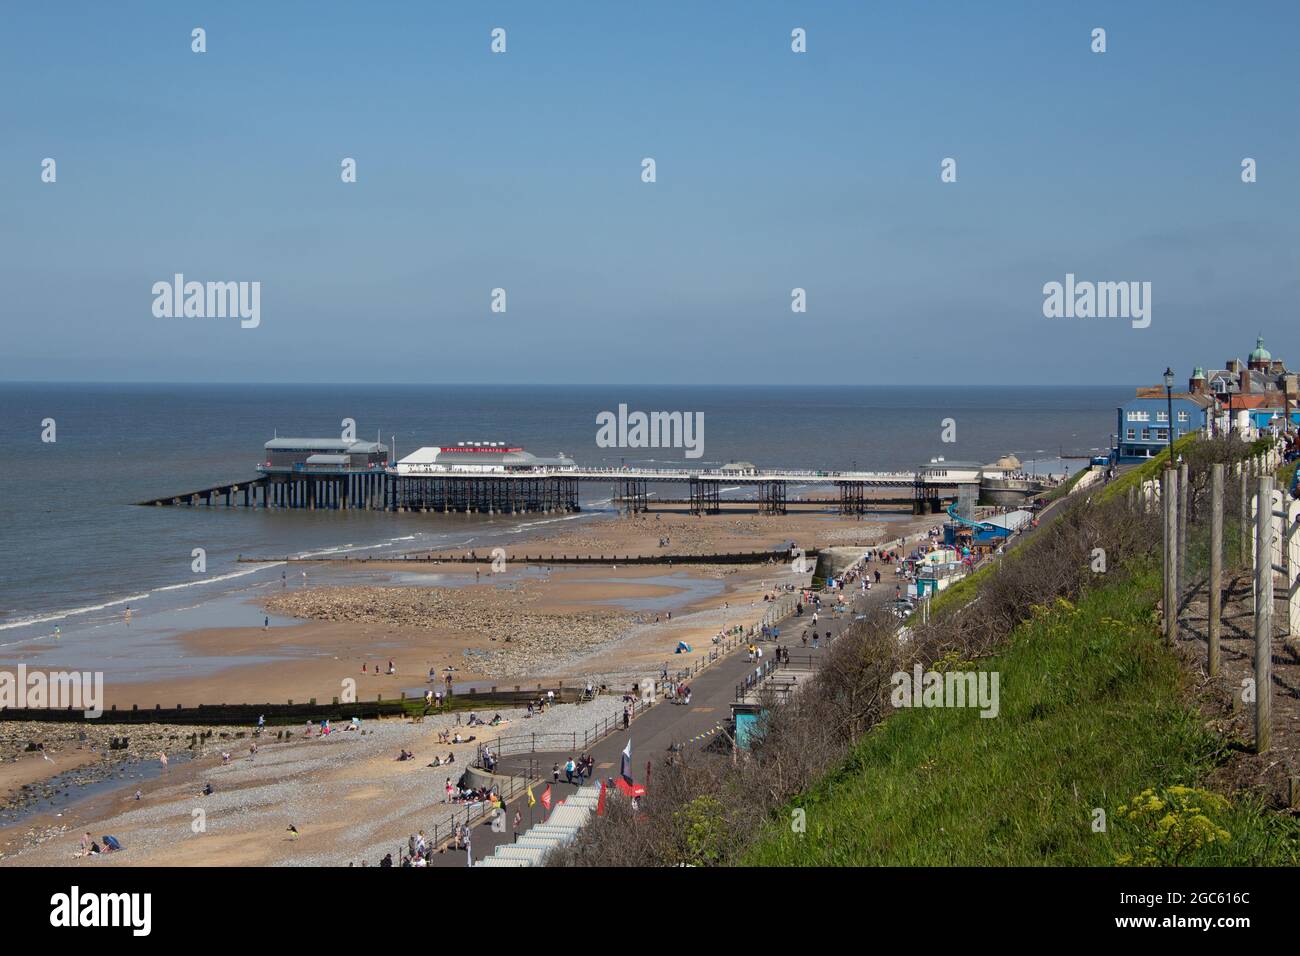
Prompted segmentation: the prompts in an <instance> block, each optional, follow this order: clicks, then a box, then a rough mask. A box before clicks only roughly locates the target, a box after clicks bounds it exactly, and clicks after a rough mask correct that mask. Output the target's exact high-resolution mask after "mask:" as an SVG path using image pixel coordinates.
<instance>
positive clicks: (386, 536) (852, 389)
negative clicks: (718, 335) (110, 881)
mask: <svg viewBox="0 0 1300 956" xmlns="http://www.w3.org/2000/svg"><path fill="white" fill-rule="evenodd" d="M1130 394H1131V389H1126V388H1122V387H965V386H947V385H929V384H927V385H917V386H905V387H898V386H879V387H872V386H864V387H857V386H842V387H841V386H805V385H798V384H771V385H766V384H764V385H760V384H752V385H734V386H711V387H692V386H634V385H603V386H500V385H484V386H463V385H456V386H446V385H386V384H371V385H361V384H352V383H343V382H340V383H331V384H323V385H236V384H210V385H195V384H127V385H124V384H98V383H95V384H91V383H87V384H44V383H41V384H37V383H9V384H0V409H2V410H3V414H0V448H2V449H3V459H2V464H0V535H2V537H3V545H2V546H0V664H3V663H9V662H12V660H15V659H17V658H18V657H19V656H23V655H21V654H19V651H18V649H20V648H28V649H30V648H32V647H41V648H43V652H42V655H41V656H42V660H43V661H47V662H49V665H50V666H58V665H59V662H60V661H62V663H63V664H64V665H66V666H69V667H76V668H78V669H105V670H109V671H112V672H114V673H115V674H116V675H117V676H119V677H126V676H128V675H130V676H139V677H144V676H146V675H152V676H166V675H167V674H169V673H181V672H184V673H192V672H193V671H192V666H191V665H192V662H185V661H184V660H183V657H184V654H183V651H182V650H181V649H180V647H179V645H178V644H176V643H174V642H168V641H167V640H165V638H167V637H169V636H174V635H175V634H177V633H180V632H183V631H187V630H193V629H195V628H199V627H216V626H240V625H245V626H261V625H262V624H263V623H264V619H263V611H262V610H261V609H260V608H259V607H258V606H257V605H256V604H255V603H254V601H253V599H255V598H256V597H258V596H259V595H260V594H264V593H266V592H267V591H268V590H269V589H273V588H280V587H285V586H290V585H292V586H301V585H302V583H303V582H302V579H301V574H302V567H303V566H292V567H291V566H288V565H284V564H279V563H268V564H257V565H252V564H240V563H238V561H237V559H238V558H239V556H240V555H244V556H297V557H303V556H312V555H319V556H328V555H338V556H342V555H345V554H347V555H353V556H364V555H369V556H380V555H397V554H400V553H402V552H406V551H412V550H417V549H426V548H463V549H466V550H469V549H474V550H476V551H477V552H478V553H487V552H489V551H490V550H491V548H492V547H494V546H496V545H497V544H503V545H506V546H507V547H508V543H509V542H510V541H512V540H513V541H518V540H520V538H521V536H524V535H526V534H527V533H528V532H529V531H530V530H534V529H537V528H539V527H541V526H543V525H546V524H548V523H555V522H565V521H577V522H582V521H599V520H609V519H611V518H612V517H613V516H614V515H615V509H614V507H613V505H612V504H611V494H612V487H607V486H603V485H596V484H584V485H583V486H582V496H583V501H582V503H583V510H582V511H581V512H580V513H579V514H577V515H529V516H513V517H512V516H504V515H491V516H489V515H438V514H388V513H376V512H361V511H350V512H333V511H331V512H325V511H316V512H308V511H276V510H265V511H264V510H260V509H244V508H238V507H236V508H224V507H212V508H206V507H194V508H190V507H140V506H139V505H137V504H136V503H137V502H139V501H143V500H146V499H149V498H154V497H160V496H170V495H174V494H179V493H183V492H187V491H192V490H196V489H200V488H205V487H208V486H211V485H215V484H219V483H224V482H231V481H236V480H242V479H250V478H253V477H256V475H257V472H256V465H257V463H258V462H259V461H260V460H261V459H262V446H263V443H264V442H266V441H267V440H269V439H271V438H273V437H276V436H280V437H303V436H308V437H322V436H326V437H337V436H339V435H340V434H341V433H342V429H343V422H344V420H345V419H351V420H353V421H354V422H355V423H356V425H355V428H356V436H357V437H358V438H359V439H366V440H369V439H379V440H382V441H384V442H385V443H387V444H389V446H390V447H392V448H394V449H395V451H396V455H397V456H398V457H401V456H403V455H405V454H408V453H410V452H412V451H414V450H415V449H416V448H419V447H421V446H424V445H447V444H455V443H457V442H461V441H503V442H507V443H509V444H511V445H516V446H522V447H524V448H525V449H527V450H529V451H531V452H533V453H535V454H537V455H542V456H550V455H554V454H557V453H561V452H562V453H564V454H566V455H567V456H569V457H570V458H573V459H574V460H576V461H577V462H578V463H579V464H580V465H590V466H617V465H620V464H627V465H651V466H659V467H694V468H710V467H716V466H718V465H721V464H724V463H726V462H729V461H748V462H752V463H754V464H756V465H758V466H759V467H790V468H811V469H817V470H844V469H850V468H858V469H863V470H867V469H869V470H910V469H914V468H915V467H916V466H917V465H918V464H921V463H925V462H929V461H930V460H931V459H933V458H936V457H938V456H943V457H944V458H945V460H947V461H952V462H956V461H971V462H979V463H984V462H990V461H994V460H996V459H997V458H999V457H1001V456H1003V455H1006V454H1014V455H1016V456H1017V457H1018V458H1020V459H1021V461H1022V462H1023V463H1024V465H1025V469H1026V470H1032V471H1037V472H1040V473H1043V472H1054V473H1060V472H1061V471H1063V470H1065V469H1069V470H1071V471H1073V470H1074V469H1076V468H1079V467H1082V466H1083V465H1085V464H1086V462H1084V461H1080V460H1076V459H1074V458H1070V457H1065V458H1063V457H1062V456H1063V455H1064V456H1074V455H1087V454H1092V453H1096V452H1099V451H1101V450H1103V449H1104V448H1106V447H1107V445H1108V442H1109V436H1110V434H1111V432H1113V430H1114V427H1115V409H1116V407H1117V405H1118V404H1119V403H1120V402H1121V401H1123V400H1124V399H1125V398H1126V397H1128V396H1129V395H1130ZM620 405H626V406H627V408H628V410H629V412H632V411H645V412H653V411H666V412H673V411H680V412H683V413H689V414H695V413H702V414H703V423H704V431H703V443H702V446H701V449H702V456H701V457H698V458H686V457H685V449H669V448H608V447H600V446H599V445H598V444H597V435H598V431H599V429H598V425H597V416H598V415H600V414H601V413H602V412H610V413H614V414H617V413H618V409H619V406H620ZM51 422H52V430H51ZM50 437H52V438H53V439H54V440H53V441H47V440H44V439H46V438H50ZM945 437H946V438H952V439H955V440H953V441H945V440H944V438H945ZM813 490H814V489H800V488H798V487H795V486H791V487H790V489H789V494H790V495H792V496H794V495H799V494H802V493H811V492H812V491H813ZM730 493H731V494H735V495H739V494H744V493H745V492H743V491H742V490H739V489H737V490H733V491H732V492H730ZM680 494H681V492H679V495H680ZM195 549H202V552H203V556H204V562H203V564H202V565H201V566H199V565H197V564H196V558H195ZM306 567H307V568H309V569H311V570H310V574H311V575H313V579H312V580H311V582H310V583H318V581H319V580H326V579H328V578H329V575H330V572H329V571H326V570H322V571H320V572H318V571H317V570H316V569H318V568H322V569H323V568H324V567H325V566H322V565H308V566H306ZM435 577H436V576H435ZM128 607H129V608H130V615H129V616H128V615H127V613H126V609H127V608H128ZM270 623H271V624H273V625H276V626H279V625H283V624H287V623H291V622H290V621H285V620H280V619H272V620H271V621H270ZM241 660H243V661H244V662H247V660H248V658H242V659H241ZM208 663H209V664H210V665H211V666H214V667H216V666H221V665H223V663H225V662H223V661H222V660H221V659H220V658H219V657H214V658H212V659H211V660H210V661H209V662H208Z"/></svg>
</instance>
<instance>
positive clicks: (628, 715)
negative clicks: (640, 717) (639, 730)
mask: <svg viewBox="0 0 1300 956" xmlns="http://www.w3.org/2000/svg"><path fill="white" fill-rule="evenodd" d="M631 723H632V711H631V709H630V708H627V707H624V708H623V729H624V730H627V728H628V725H629V724H631Z"/></svg>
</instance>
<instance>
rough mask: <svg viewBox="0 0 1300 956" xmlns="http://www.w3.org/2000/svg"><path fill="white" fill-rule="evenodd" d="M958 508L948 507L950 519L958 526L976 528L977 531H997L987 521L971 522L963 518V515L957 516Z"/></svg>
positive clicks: (994, 526) (954, 506)
mask: <svg viewBox="0 0 1300 956" xmlns="http://www.w3.org/2000/svg"><path fill="white" fill-rule="evenodd" d="M956 508H957V506H956V505H949V506H948V517H949V518H951V519H952V520H953V521H955V522H957V523H958V524H964V525H966V526H967V527H970V528H974V529H975V530H976V531H993V530H995V529H996V525H991V524H988V523H987V522H985V521H971V520H970V519H969V518H963V517H962V516H961V515H959V514H957V511H956Z"/></svg>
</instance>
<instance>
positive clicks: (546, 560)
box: [237, 548, 818, 566]
mask: <svg viewBox="0 0 1300 956" xmlns="http://www.w3.org/2000/svg"><path fill="white" fill-rule="evenodd" d="M817 553H818V549H817V548H806V549H805V550H804V554H805V555H806V556H807V557H810V558H812V557H816V556H817ZM791 559H792V555H791V553H790V552H789V551H786V550H781V551H727V552H723V553H720V554H623V555H618V554H601V555H595V554H548V555H543V554H538V555H534V556H530V555H526V554H525V555H522V556H518V555H516V556H514V557H509V556H507V557H504V558H503V557H500V556H498V557H496V558H494V557H493V556H492V555H490V554H483V555H480V554H457V555H443V556H433V555H418V556H412V555H401V556H396V555H394V556H391V557H383V556H371V555H366V556H363V557H355V558H354V557H352V556H350V555H346V554H345V555H341V556H338V557H310V558H293V557H279V558H276V557H259V558H249V557H245V556H244V555H242V554H241V555H240V556H239V558H238V559H237V560H238V561H239V562H240V563H242V564H371V563H374V564H393V563H396V564H434V565H436V564H492V563H493V562H494V561H495V562H498V563H500V562H502V561H504V562H505V563H506V564H532V565H538V564H561V565H572V564H600V565H606V564H608V565H613V564H637V565H642V564H651V565H653V564H661V565H665V566H668V565H674V564H779V563H782V562H785V561H789V560H791Z"/></svg>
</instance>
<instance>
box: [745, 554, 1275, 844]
mask: <svg viewBox="0 0 1300 956" xmlns="http://www.w3.org/2000/svg"><path fill="white" fill-rule="evenodd" d="M1159 589H1160V581H1159V572H1158V570H1156V569H1151V568H1146V569H1143V570H1141V571H1140V572H1139V573H1137V574H1134V575H1131V576H1126V577H1124V578H1121V579H1117V580H1112V581H1110V582H1108V583H1107V585H1106V586H1105V587H1103V588H1099V589H1096V590H1094V591H1092V592H1091V593H1089V594H1088V595H1086V596H1085V597H1084V598H1083V599H1082V600H1081V602H1080V604H1079V605H1078V607H1077V608H1076V607H1073V606H1070V605H1068V604H1065V603H1064V602H1062V603H1060V604H1058V605H1057V606H1056V607H1053V608H1051V609H1046V610H1045V611H1044V612H1043V613H1040V614H1038V615H1037V616H1036V617H1035V619H1034V620H1031V621H1029V622H1026V623H1025V624H1023V625H1022V626H1021V627H1020V628H1018V629H1017V630H1016V631H1015V633H1014V634H1013V635H1012V638H1011V640H1010V641H1009V642H1008V645H1007V649H1006V651H1005V652H1004V654H1003V655H1002V656H1001V657H999V658H996V659H993V660H991V661H988V662H985V663H984V665H983V666H984V668H985V669H988V670H997V671H999V672H1000V674H1001V688H1000V690H1001V695H1000V697H1001V714H1000V716H998V717H997V718H994V719H983V718H980V717H979V715H978V712H977V711H976V710H974V709H931V710H920V709H911V710H900V711H898V712H896V713H895V714H893V715H891V716H890V718H889V719H888V720H886V721H885V722H884V723H882V724H881V725H880V726H879V727H877V728H876V729H875V730H874V731H873V732H872V733H870V734H868V735H867V737H866V738H864V740H863V741H862V742H861V744H859V746H858V748H857V749H856V751H855V753H854V755H853V756H852V757H851V758H850V759H849V760H848V761H847V763H846V764H845V765H844V766H843V767H842V768H840V769H839V770H838V771H837V772H835V773H833V774H831V775H829V776H828V777H827V778H826V779H824V780H823V781H822V782H821V784H820V785H819V786H818V787H817V789H816V790H814V791H813V792H811V793H808V794H806V795H804V797H803V798H802V799H800V800H799V801H798V802H797V804H796V805H798V806H801V807H803V808H804V809H805V810H806V812H807V832H806V833H803V834H796V833H792V832H791V831H790V828H789V826H788V825H772V826H770V827H768V829H767V830H766V831H765V832H764V834H763V836H762V837H761V838H760V840H759V841H758V842H757V844H756V846H755V847H754V849H753V850H752V851H751V852H750V853H749V854H748V855H747V857H746V859H745V860H744V862H745V863H748V864H753V865H761V866H798V865H867V866H869V865H935V864H964V865H974V866H978V865H1036V864H1053V865H1110V864H1112V863H1114V862H1115V860H1116V858H1117V856H1118V855H1119V854H1122V853H1128V852H1133V851H1135V850H1137V849H1138V847H1139V845H1141V844H1143V843H1144V842H1146V841H1145V840H1144V838H1141V837H1140V835H1139V834H1138V833H1137V832H1136V831H1135V830H1134V829H1133V828H1132V827H1131V826H1130V825H1129V824H1126V823H1125V822H1124V821H1122V820H1118V819H1117V818H1116V816H1115V813H1114V811H1115V809H1116V808H1117V807H1118V806H1119V805H1120V804H1121V803H1124V802H1125V801H1128V800H1130V799H1132V798H1133V797H1134V796H1136V795H1137V794H1138V793H1140V792H1141V791H1142V790H1144V789H1145V788H1147V787H1153V786H1154V787H1164V786H1170V785H1174V784H1184V785H1195V784H1197V783H1198V782H1199V781H1200V780H1201V779H1202V778H1203V777H1204V775H1205V773H1206V772H1207V771H1208V770H1209V769H1210V768H1211V767H1212V766H1213V764H1214V761H1215V759H1216V755H1217V752H1218V749H1219V746H1220V745H1219V742H1218V741H1216V740H1215V739H1214V738H1213V737H1212V736H1211V735H1210V734H1209V733H1208V732H1207V731H1205V730H1203V729H1202V727H1201V721H1200V720H1199V719H1198V718H1197V717H1196V715H1195V714H1193V713H1192V712H1191V711H1190V710H1189V708H1188V707H1187V706H1186V704H1185V703H1184V701H1185V693H1184V688H1183V686H1182V679H1183V678H1182V676H1181V671H1180V668H1179V665H1178V663H1177V662H1176V660H1175V659H1174V657H1173V656H1172V655H1171V654H1170V653H1169V652H1168V651H1166V650H1165V649H1164V647H1163V646H1162V644H1161V642H1160V639H1159V635H1158V633H1157V631H1156V628H1155V626H1154V624H1153V617H1152V608H1153V607H1154V606H1155V602H1156V600H1157V598H1158V593H1159ZM1096 807H1101V808H1104V809H1105V810H1106V812H1107V815H1108V818H1109V826H1108V829H1107V832H1105V833H1095V832H1093V829H1092V826H1091V821H1092V813H1093V808H1096ZM787 819H788V817H787ZM1216 822H1219V823H1221V824H1222V825H1223V826H1224V827H1225V828H1226V829H1227V830H1228V831H1229V832H1230V833H1231V834H1232V839H1231V840H1230V841H1229V842H1228V843H1227V844H1226V845H1222V846H1220V845H1213V846H1210V847H1207V848H1205V849H1203V850H1200V851H1198V853H1197V854H1196V855H1194V856H1193V857H1192V858H1191V859H1189V860H1187V862H1195V863H1197V864H1202V865H1231V864H1263V863H1291V864H1295V863H1296V862H1300V824H1298V823H1297V822H1295V821H1293V820H1288V819H1286V818H1284V817H1280V816H1276V815H1272V814H1264V813H1261V812H1258V811H1257V809H1256V808H1254V807H1251V806H1247V805H1238V806H1236V807H1234V808H1232V809H1231V810H1229V811H1228V812H1227V813H1226V814H1225V815H1223V816H1221V817H1220V818H1218V820H1217V821H1216Z"/></svg>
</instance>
